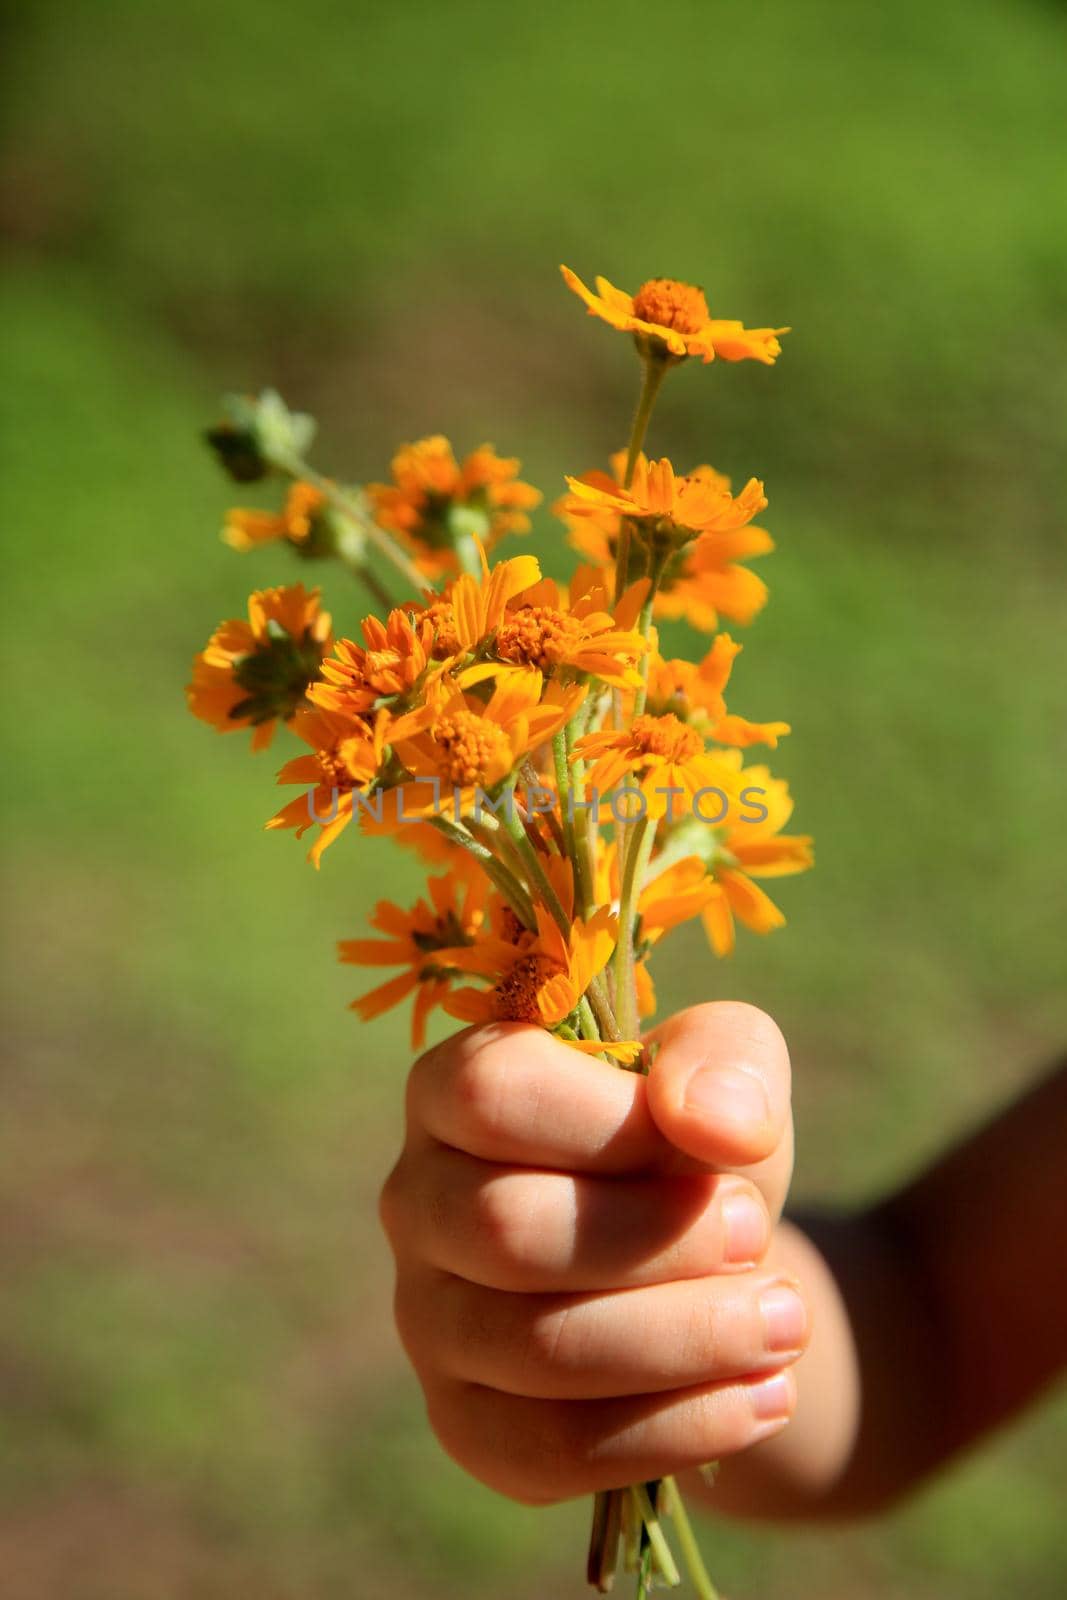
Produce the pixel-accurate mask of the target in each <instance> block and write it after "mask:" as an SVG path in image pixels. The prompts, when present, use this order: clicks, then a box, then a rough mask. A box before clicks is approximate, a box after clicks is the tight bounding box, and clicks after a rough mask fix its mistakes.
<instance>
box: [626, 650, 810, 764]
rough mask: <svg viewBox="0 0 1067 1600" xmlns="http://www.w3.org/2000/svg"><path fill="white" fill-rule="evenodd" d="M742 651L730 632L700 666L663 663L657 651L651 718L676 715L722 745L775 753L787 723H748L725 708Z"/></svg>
mask: <svg viewBox="0 0 1067 1600" xmlns="http://www.w3.org/2000/svg"><path fill="white" fill-rule="evenodd" d="M743 648H744V647H743V646H742V645H739V644H735V643H734V641H733V639H731V638H730V635H729V634H728V633H720V634H718V635H717V636H716V638H715V641H714V643H713V644H712V647H711V649H710V650H709V651H708V653H707V655H706V656H705V657H704V659H703V660H702V661H701V662H699V663H698V662H695V661H684V660H679V659H677V658H674V659H671V660H664V658H663V656H661V655H660V654H659V651H658V650H655V651H653V652H652V653H651V654H650V656H649V664H648V695H647V699H646V702H645V709H646V710H647V711H649V712H651V713H652V714H653V715H663V714H665V713H668V712H669V713H673V714H674V715H676V716H678V717H680V718H681V719H682V721H683V722H688V723H689V724H690V725H691V726H693V727H696V728H699V729H700V730H701V732H703V733H705V734H707V736H708V737H709V738H711V739H714V740H715V741H716V743H718V744H725V745H738V746H748V745H752V744H767V745H770V747H771V749H772V750H774V749H777V746H778V740H779V739H781V738H783V737H784V736H785V735H786V734H787V733H788V732H789V724H788V722H749V721H748V720H747V719H746V718H745V717H738V716H734V715H732V714H731V713H729V712H728V711H727V709H726V701H725V700H724V698H723V690H724V689H725V688H726V685H727V683H728V682H729V679H730V673H731V671H732V669H733V664H734V661H735V659H736V658H737V656H738V655H740V653H741V650H742V649H743Z"/></svg>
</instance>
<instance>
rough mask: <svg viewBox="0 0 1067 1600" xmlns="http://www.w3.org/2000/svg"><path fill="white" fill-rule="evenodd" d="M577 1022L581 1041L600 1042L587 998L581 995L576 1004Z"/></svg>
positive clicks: (598, 1030)
mask: <svg viewBox="0 0 1067 1600" xmlns="http://www.w3.org/2000/svg"><path fill="white" fill-rule="evenodd" d="M578 1021H579V1022H580V1024H581V1029H582V1038H583V1039H596V1040H597V1041H598V1042H599V1041H600V1029H599V1028H598V1027H597V1025H596V1018H595V1017H594V1015H593V1008H592V1006H591V1005H590V1004H589V1001H588V999H587V997H586V996H585V995H584V994H583V995H582V998H581V999H580V1000H579V1002H578Z"/></svg>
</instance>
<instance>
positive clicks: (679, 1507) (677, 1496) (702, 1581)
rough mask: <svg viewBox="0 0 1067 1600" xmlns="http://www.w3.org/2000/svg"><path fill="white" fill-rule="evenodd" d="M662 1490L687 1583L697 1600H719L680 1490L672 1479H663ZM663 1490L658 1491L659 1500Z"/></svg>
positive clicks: (665, 1508)
mask: <svg viewBox="0 0 1067 1600" xmlns="http://www.w3.org/2000/svg"><path fill="white" fill-rule="evenodd" d="M663 1489H666V1491H667V1504H666V1506H665V1507H664V1510H665V1511H666V1512H667V1514H668V1515H669V1516H670V1519H671V1521H672V1522H673V1523H674V1531H675V1533H676V1534H677V1535H678V1544H679V1546H680V1547H681V1551H682V1560H683V1561H684V1562H685V1565H686V1571H687V1572H688V1573H689V1581H690V1582H691V1583H692V1585H693V1588H694V1589H695V1590H696V1592H697V1595H698V1596H699V1600H719V1591H718V1590H717V1589H716V1587H715V1585H714V1584H713V1583H712V1581H711V1579H710V1578H709V1577H708V1573H707V1568H706V1567H705V1566H704V1558H703V1557H702V1556H701V1554H700V1547H699V1546H698V1544H697V1542H696V1536H695V1535H694V1533H693V1528H692V1524H691V1523H690V1521H689V1516H688V1513H687V1512H686V1509H685V1506H684V1505H683V1503H682V1494H681V1490H680V1489H679V1488H678V1485H677V1484H676V1483H675V1481H674V1479H673V1478H664V1480H663ZM663 1489H661V1490H660V1497H661V1499H662V1497H663Z"/></svg>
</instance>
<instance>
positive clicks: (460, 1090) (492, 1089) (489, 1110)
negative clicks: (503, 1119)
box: [451, 1040, 505, 1138]
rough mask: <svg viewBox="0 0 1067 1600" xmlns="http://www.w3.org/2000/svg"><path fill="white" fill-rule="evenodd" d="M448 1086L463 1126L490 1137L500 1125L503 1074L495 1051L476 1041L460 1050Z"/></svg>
mask: <svg viewBox="0 0 1067 1600" xmlns="http://www.w3.org/2000/svg"><path fill="white" fill-rule="evenodd" d="M451 1088H452V1095H453V1098H454V1100H455V1103H456V1110H457V1113H458V1116H459V1119H460V1122H461V1124H462V1126H463V1127H465V1128H468V1129H469V1130H470V1131H471V1132H473V1133H475V1134H480V1135H483V1136H485V1137H487V1138H492V1137H493V1136H494V1135H495V1134H496V1133H497V1132H498V1131H499V1128H500V1112H501V1101H502V1097H503V1094H504V1088H505V1074H504V1073H503V1072H502V1071H501V1068H500V1065H499V1060H498V1052H497V1051H495V1050H494V1049H493V1048H492V1046H491V1044H490V1043H489V1042H488V1041H486V1042H484V1043H481V1044H477V1043H474V1042H473V1040H472V1041H471V1042H470V1043H468V1045H467V1047H466V1049H464V1050H463V1051H462V1052H461V1053H460V1055H459V1059H458V1061H457V1064H456V1068H455V1071H454V1073H453V1077H452V1085H451Z"/></svg>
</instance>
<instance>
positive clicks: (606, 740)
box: [574, 713, 736, 821]
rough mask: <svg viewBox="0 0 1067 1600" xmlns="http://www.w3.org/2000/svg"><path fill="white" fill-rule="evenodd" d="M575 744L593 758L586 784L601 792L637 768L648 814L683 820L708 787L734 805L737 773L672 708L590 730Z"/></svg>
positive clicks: (717, 806) (578, 752) (578, 751)
mask: <svg viewBox="0 0 1067 1600" xmlns="http://www.w3.org/2000/svg"><path fill="white" fill-rule="evenodd" d="M574 750H575V756H576V757H578V756H581V757H584V759H585V760H587V761H590V762H591V763H592V765H591V767H590V769H589V772H588V774H587V777H586V783H587V787H591V788H594V789H596V790H597V791H598V792H599V793H600V794H601V795H603V794H605V793H606V792H607V791H608V790H610V789H614V788H615V786H616V785H617V784H618V783H620V782H621V781H622V779H624V778H625V777H627V775H628V774H632V775H633V776H634V777H635V778H636V779H637V785H638V788H639V789H640V791H641V794H642V796H643V797H644V807H645V814H647V815H648V816H649V817H663V816H667V817H669V818H671V819H672V820H674V821H679V820H681V818H682V817H684V816H688V815H689V814H690V812H691V811H692V810H693V809H694V808H695V809H697V810H698V811H699V807H700V800H699V799H696V798H695V797H699V796H701V794H702V792H703V791H708V792H710V791H712V790H715V791H719V792H721V793H722V794H723V795H724V796H725V798H726V800H727V802H728V803H729V804H731V807H732V801H733V798H734V795H735V792H736V785H734V784H733V783H732V781H731V779H732V776H733V775H732V773H731V772H729V771H726V770H724V768H723V766H722V762H721V760H720V759H719V758H718V757H717V756H714V755H710V754H709V753H708V752H707V751H706V750H705V749H704V740H703V738H702V737H701V735H700V734H699V733H698V732H697V730H696V729H695V728H690V727H689V726H688V725H687V724H686V723H684V722H682V721H680V720H679V718H678V717H676V716H674V715H673V714H670V713H669V714H668V715H666V716H659V717H654V716H650V715H649V714H647V713H643V714H642V715H641V716H639V717H634V719H633V721H632V723H631V724H630V726H629V727H627V728H618V729H615V728H602V729H599V730H598V731H597V732H595V733H587V734H585V735H584V737H583V738H581V739H579V740H578V741H577V743H576V745H575V747H574ZM672 791H673V792H672ZM715 809H716V811H718V810H721V809H722V800H721V799H717V800H716V802H715ZM632 810H633V814H634V815H635V816H636V815H639V814H640V812H639V810H638V807H637V806H636V804H635V805H634V806H633V807H632Z"/></svg>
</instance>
